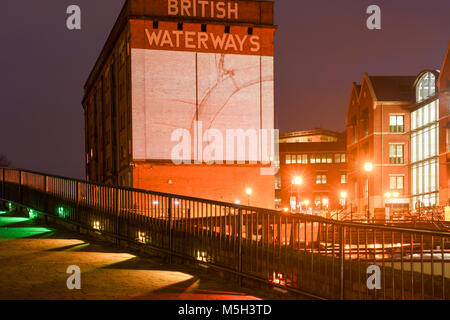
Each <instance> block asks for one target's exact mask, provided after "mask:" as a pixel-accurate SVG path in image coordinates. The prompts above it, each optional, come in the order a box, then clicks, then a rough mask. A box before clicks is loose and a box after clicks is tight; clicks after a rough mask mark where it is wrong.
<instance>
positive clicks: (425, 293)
mask: <svg viewBox="0 0 450 320" xmlns="http://www.w3.org/2000/svg"><path fill="white" fill-rule="evenodd" d="M0 181H1V189H0V192H1V197H0V199H3V200H4V201H10V202H14V203H17V204H19V205H22V206H26V207H28V208H30V209H33V210H35V211H38V212H42V213H46V214H49V215H52V216H54V217H56V218H60V219H63V220H65V221H67V222H69V223H73V224H77V225H79V226H82V227H84V228H88V229H92V230H97V231H99V232H101V233H104V234H105V235H112V236H114V237H116V238H118V239H124V240H127V241H133V242H136V243H141V244H142V245H144V246H150V247H151V248H153V249H156V250H161V251H163V252H166V253H167V254H169V255H176V256H180V257H184V258H187V259H195V260H197V261H199V262H201V263H204V264H208V265H210V266H212V267H218V268H222V269H226V270H228V271H230V272H233V273H236V274H238V275H240V276H242V277H247V278H252V279H256V280H259V281H263V282H266V283H268V284H270V285H274V286H278V287H282V288H285V289H289V290H293V291H298V292H301V293H307V294H309V295H311V296H315V297H321V298H328V299H447V298H448V297H450V292H449V291H450V283H449V281H450V269H449V265H448V263H449V261H450V250H449V249H450V242H449V240H450V233H448V232H441V231H439V232H438V231H434V230H417V229H413V228H400V227H392V226H386V225H370V224H367V223H366V224H360V223H353V222H342V221H336V220H327V219H323V218H319V217H313V216H308V215H293V214H288V213H284V212H278V211H273V210H268V209H262V208H253V207H247V206H241V205H238V204H229V203H222V202H216V201H209V200H204V199H196V198H191V197H184V196H178V195H171V194H164V193H158V192H151V191H144V190H136V189H129V188H122V187H116V186H108V185H103V184H98V183H92V182H86V181H81V180H75V179H69V178H63V177H58V176H52V175H46V174H40V173H35V172H31V171H25V170H18V169H9V168H3V169H0ZM368 269H369V270H370V272H369V274H368ZM372 270H374V271H372ZM378 271H379V273H378ZM371 272H375V273H374V274H373V275H371ZM372 285H374V286H375V287H377V288H378V289H373V287H372Z"/></svg>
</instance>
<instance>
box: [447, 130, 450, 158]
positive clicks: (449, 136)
mask: <svg viewBox="0 0 450 320" xmlns="http://www.w3.org/2000/svg"><path fill="white" fill-rule="evenodd" d="M447 152H450V129H447Z"/></svg>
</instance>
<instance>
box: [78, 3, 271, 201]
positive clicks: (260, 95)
mask: <svg viewBox="0 0 450 320" xmlns="http://www.w3.org/2000/svg"><path fill="white" fill-rule="evenodd" d="M275 31H276V26H274V24H273V2H269V1H229V0H226V1H198V0H188V1H178V0H128V1H126V3H125V5H124V7H123V9H122V11H121V13H120V15H119V18H118V19H117V21H116V23H115V25H114V27H113V29H112V31H111V33H110V35H109V37H108V39H107V41H106V44H105V46H104V48H103V50H102V52H101V54H100V56H99V58H98V60H97V62H96V64H95V66H94V68H93V70H92V72H91V74H90V76H89V78H88V80H87V82H86V84H85V96H84V99H83V108H84V113H85V137H86V142H85V144H86V175H87V179H88V180H90V181H99V182H105V183H112V184H118V185H122V186H130V187H135V188H143V189H148V190H153V191H159V192H166V193H173V194H180V195H187V196H195V197H202V198H207V199H212V200H218V201H226V202H234V201H236V200H244V199H245V200H246V199H247V195H246V194H245V192H246V189H248V188H251V189H252V191H253V193H252V195H251V199H250V202H251V205H254V206H260V207H267V208H270V207H273V203H274V193H275V192H274V188H273V185H274V176H273V175H264V174H261V169H263V168H265V167H267V166H270V165H271V164H270V161H271V160H273V159H274V158H272V157H267V156H265V155H264V150H266V151H267V149H268V150H272V149H273V145H274V143H272V141H271V140H270V139H266V140H264V139H261V137H260V136H258V137H256V138H255V137H253V136H252V135H251V134H249V135H248V136H246V137H245V138H248V139H247V140H245V142H244V140H239V138H236V140H235V137H233V136H231V138H230V140H228V138H229V137H228V136H227V134H228V131H227V130H242V131H243V132H246V133H248V132H250V131H251V132H262V131H264V130H266V131H270V130H272V131H273V128H274V88H273V86H274V79H273V38H274V33H275ZM208 130H209V131H208ZM211 136H213V138H215V139H213V138H211ZM225 136H226V138H227V140H226V142H223V141H222V142H223V143H222V145H221V147H217V148H216V149H214V150H215V151H214V152H210V153H209V158H208V156H207V155H205V154H206V153H207V149H208V147H210V146H211V145H212V144H213V143H216V142H217V143H218V142H219V140H220V139H219V138H220V137H225ZM202 138H203V139H202ZM253 138H255V139H253ZM230 141H231V145H232V146H231V147H230ZM236 141H237V142H236ZM254 141H257V142H256V143H257V144H256V145H253V144H252V143H253V142H254ZM235 142H236V145H237V146H235V145H234V143H235ZM224 144H226V146H225V145H224ZM180 145H181V146H182V148H181V151H180ZM215 146H216V145H215ZM242 146H245V147H246V150H245V155H244V156H242V155H241V156H239V155H240V154H238V153H239V152H240V151H239V150H238V149H239V148H240V147H242ZM230 149H231V151H230ZM241 151H242V150H241ZM253 151H255V152H253ZM255 153H256V157H255V155H254V154H255ZM267 159H269V160H268V161H267ZM207 160H208V161H207ZM211 160H215V164H212V165H211V164H206V162H208V163H209V162H210V161H211ZM237 160H241V161H239V162H237ZM265 160H266V161H265Z"/></svg>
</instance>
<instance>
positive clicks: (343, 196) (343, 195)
mask: <svg viewBox="0 0 450 320" xmlns="http://www.w3.org/2000/svg"><path fill="white" fill-rule="evenodd" d="M347 197H348V194H347V192H346V191H342V192H341V200H342V202H343V203H344V204H343V208H344V209H347ZM337 219H338V220H339V212H338V216H337Z"/></svg>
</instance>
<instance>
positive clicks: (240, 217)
mask: <svg viewBox="0 0 450 320" xmlns="http://www.w3.org/2000/svg"><path fill="white" fill-rule="evenodd" d="M243 224H244V219H243V216H242V209H239V257H238V261H239V262H238V271H239V285H240V286H242V276H241V275H242V229H243V228H242V227H243V226H242V225H243ZM247 237H248V231H247Z"/></svg>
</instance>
